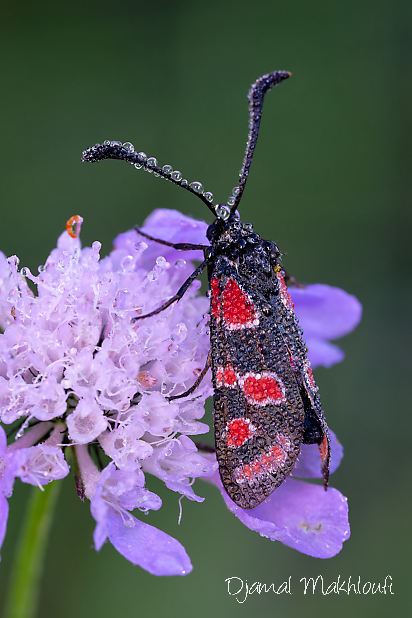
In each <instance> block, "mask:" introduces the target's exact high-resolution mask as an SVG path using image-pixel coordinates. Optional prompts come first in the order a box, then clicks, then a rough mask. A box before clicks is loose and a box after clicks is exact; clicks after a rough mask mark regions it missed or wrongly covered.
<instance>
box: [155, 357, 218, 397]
mask: <svg viewBox="0 0 412 618" xmlns="http://www.w3.org/2000/svg"><path fill="white" fill-rule="evenodd" d="M211 364H212V355H211V353H210V350H209V354H208V355H207V359H206V365H205V366H204V367H203V369H202V371H201V372H200V373H199V375H198V376H197V378H196V381H195V382H194V383H193V384H192V386H191V387H190V388H188V389H187V391H185V392H184V393H180V395H171V397H166V399H168V400H169V401H172V400H174V399H180V398H183V397H187V396H188V395H191V394H192V393H193V392H194V391H195V390H196V389H197V387H198V386H199V384H200V383H201V381H202V380H203V378H204V377H205V375H206V374H207V372H208V370H209V367H210V365H211Z"/></svg>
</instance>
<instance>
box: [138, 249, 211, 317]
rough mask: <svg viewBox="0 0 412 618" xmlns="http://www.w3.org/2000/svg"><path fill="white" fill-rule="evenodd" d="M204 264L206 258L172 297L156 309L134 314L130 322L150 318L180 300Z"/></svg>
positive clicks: (205, 263) (201, 270)
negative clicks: (143, 313) (142, 313)
mask: <svg viewBox="0 0 412 618" xmlns="http://www.w3.org/2000/svg"><path fill="white" fill-rule="evenodd" d="M206 265H207V260H204V261H203V262H202V263H201V264H199V266H198V267H197V268H196V270H194V271H193V272H192V274H191V275H190V277H188V278H187V279H186V281H185V282H184V283H183V285H182V286H181V287H180V288H179V290H178V291H177V292H176V294H175V295H174V296H172V298H169V300H167V301H166V302H165V303H163V305H160V307H158V308H157V309H154V310H153V311H150V313H146V314H145V315H138V316H136V317H135V318H133V319H132V322H137V320H143V319H144V318H150V317H151V316H152V315H157V314H158V313H160V312H161V311H164V310H165V309H167V308H168V307H170V305H172V304H173V303H175V302H176V301H178V300H180V299H181V298H182V296H183V294H184V293H185V292H186V291H187V289H188V288H189V287H190V285H191V284H192V283H193V281H194V280H195V279H197V277H198V276H199V275H200V274H201V273H202V272H203V270H204V268H205V266H206Z"/></svg>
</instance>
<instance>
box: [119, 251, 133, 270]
mask: <svg viewBox="0 0 412 618" xmlns="http://www.w3.org/2000/svg"><path fill="white" fill-rule="evenodd" d="M120 268H121V269H122V271H123V272H131V271H133V270H134V257H133V256H132V255H126V257H124V258H123V259H122V261H121V262H120Z"/></svg>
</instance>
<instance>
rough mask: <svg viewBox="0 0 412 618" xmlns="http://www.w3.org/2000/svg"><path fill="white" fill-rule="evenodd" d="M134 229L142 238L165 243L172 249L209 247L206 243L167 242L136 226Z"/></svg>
mask: <svg viewBox="0 0 412 618" xmlns="http://www.w3.org/2000/svg"><path fill="white" fill-rule="evenodd" d="M134 229H135V230H136V232H137V233H138V234H140V236H143V237H144V238H147V239H148V240H152V241H153V242H157V243H159V245H165V246H166V247H172V248H173V249H178V250H179V251H193V250H200V251H204V250H205V249H208V248H209V246H208V245H193V244H191V243H189V242H177V243H174V242H169V241H168V240H162V239H160V238H154V236H150V234H146V232H143V231H142V230H141V229H140V228H138V227H135V228H134Z"/></svg>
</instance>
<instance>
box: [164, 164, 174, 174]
mask: <svg viewBox="0 0 412 618" xmlns="http://www.w3.org/2000/svg"><path fill="white" fill-rule="evenodd" d="M162 170H163V171H164V173H165V174H168V175H169V174H170V173H171V171H172V170H173V167H172V166H171V165H163V167H162Z"/></svg>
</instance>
